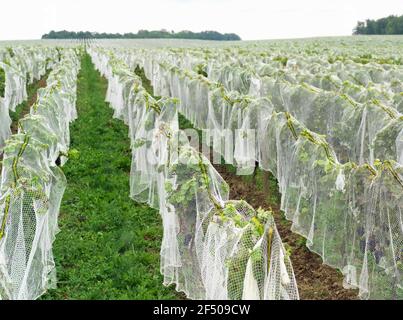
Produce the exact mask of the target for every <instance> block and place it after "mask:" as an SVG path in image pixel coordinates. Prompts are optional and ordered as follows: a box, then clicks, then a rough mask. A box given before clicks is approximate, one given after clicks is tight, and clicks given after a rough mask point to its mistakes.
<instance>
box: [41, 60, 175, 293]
mask: <svg viewBox="0 0 403 320" xmlns="http://www.w3.org/2000/svg"><path fill="white" fill-rule="evenodd" d="M106 89H107V82H106V80H105V79H104V78H101V76H100V75H99V73H98V72H97V71H96V70H95V69H94V66H93V64H92V62H91V58H90V57H89V55H85V56H84V57H83V59H82V69H81V72H80V74H79V80H78V101H77V109H78V115H79V118H78V119H77V120H76V121H75V122H74V123H73V125H72V126H71V132H70V135H71V141H72V143H71V148H74V149H77V150H78V151H79V154H80V156H79V158H78V159H75V160H73V159H71V160H69V162H68V163H67V164H66V166H65V167H64V168H63V170H64V172H65V174H66V177H67V180H68V186H67V189H66V192H65V196H64V200H63V202H62V207H61V216H60V220H59V223H60V229H61V232H60V233H59V234H58V236H57V237H56V241H55V244H54V255H55V260H56V270H57V278H58V285H57V289H54V290H50V291H49V292H48V294H47V295H45V296H44V297H43V298H44V299H175V298H177V297H178V294H177V293H176V292H175V291H174V289H173V288H165V287H164V286H163V285H162V282H163V279H162V276H161V275H160V270H159V265H160V262H159V257H160V255H159V254H160V246H161V239H162V221H161V219H160V216H159V214H158V212H157V211H155V210H153V209H150V208H149V207H148V206H146V205H141V204H137V203H135V202H134V201H132V200H131V199H130V198H129V173H130V164H131V150H130V140H129V138H128V127H127V126H126V125H125V124H124V123H123V122H122V121H119V120H116V119H113V118H112V114H113V111H112V109H111V108H109V106H108V104H107V103H106V102H105V101H104V100H105V95H106Z"/></svg>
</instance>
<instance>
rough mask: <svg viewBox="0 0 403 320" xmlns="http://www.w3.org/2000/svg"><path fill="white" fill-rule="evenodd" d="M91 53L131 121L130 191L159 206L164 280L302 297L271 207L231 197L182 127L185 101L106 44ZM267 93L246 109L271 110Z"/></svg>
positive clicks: (238, 293) (198, 292)
mask: <svg viewBox="0 0 403 320" xmlns="http://www.w3.org/2000/svg"><path fill="white" fill-rule="evenodd" d="M90 55H91V56H92V57H93V61H94V63H95V65H96V67H97V68H98V69H99V70H100V71H101V73H102V74H104V75H105V76H106V77H107V78H108V80H109V87H108V94H107V100H108V101H110V102H111V106H112V108H113V109H114V111H115V113H114V116H115V117H117V118H120V119H122V120H124V121H125V122H126V123H128V125H129V128H130V129H129V132H130V138H131V141H132V150H133V159H132V170H131V197H132V198H133V199H135V200H136V201H141V202H146V203H148V204H149V205H150V206H152V207H154V208H158V209H159V210H160V214H161V217H162V220H163V227H164V234H163V241H162V245H161V273H162V274H163V276H164V284H165V285H170V284H175V285H176V289H177V290H178V291H183V292H185V293H186V295H187V296H188V297H189V298H192V299H217V298H222V299H298V298H299V297H298V290H297V286H296V282H295V278H294V274H293V270H292V266H291V262H290V260H289V257H288V253H287V252H286V250H285V249H284V247H283V245H282V242H281V239H280V237H279V235H278V232H277V230H276V228H275V224H274V220H273V217H272V215H271V213H270V212H264V211H263V210H260V209H259V210H257V211H255V210H254V209H253V208H251V207H250V206H249V205H248V204H247V203H245V202H231V201H228V195H229V189H228V185H227V184H226V183H225V181H224V180H223V179H222V177H221V176H220V175H219V174H218V173H217V171H216V170H215V169H214V167H213V165H212V164H211V163H210V162H209V160H208V159H207V158H205V157H204V156H202V155H201V154H200V153H199V152H197V151H196V150H195V149H193V148H192V147H191V146H190V145H189V141H188V138H187V136H186V134H185V133H184V132H182V131H178V114H177V105H178V102H179V105H180V106H181V108H183V104H184V102H183V101H182V100H179V101H176V100H173V99H167V98H162V99H160V100H155V99H154V98H152V97H151V96H150V95H149V94H148V93H147V92H146V91H145V90H144V89H143V88H142V87H141V81H140V79H138V78H137V76H136V75H135V74H133V73H132V74H131V75H130V71H129V69H128V67H127V66H126V67H125V65H124V64H122V62H121V61H122V60H121V61H119V60H117V59H116V58H115V57H113V56H112V55H111V56H109V60H110V62H109V63H107V62H106V61H108V58H107V57H108V53H107V52H104V51H103V50H102V49H98V50H95V49H91V50H90ZM133 66H134V67H135V64H133ZM206 92H207V91H206ZM205 101H207V100H205ZM263 101H264V102H266V103H262V104H256V107H255V108H251V110H250V111H248V112H247V113H248V118H249V119H251V120H252V119H254V117H256V116H257V113H256V111H254V110H255V109H258V110H260V109H263V110H266V108H267V107H268V106H269V104H267V103H268V101H267V100H264V99H262V102H263ZM193 102H194V103H195V102H196V101H193ZM186 103H188V104H189V103H191V102H186ZM239 112H240V113H242V106H240V107H239ZM228 121H233V122H236V123H237V120H236V119H233V120H231V119H228ZM237 148H239V149H243V148H244V146H243V145H242V144H241V145H239V146H237ZM254 161H255V158H253V163H254ZM209 268H211V269H209ZM217 277H221V278H220V279H217ZM216 280H218V281H216Z"/></svg>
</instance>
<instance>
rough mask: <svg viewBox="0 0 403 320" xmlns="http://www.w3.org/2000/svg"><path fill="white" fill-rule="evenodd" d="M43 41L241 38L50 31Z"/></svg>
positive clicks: (235, 38) (234, 36) (162, 32)
mask: <svg viewBox="0 0 403 320" xmlns="http://www.w3.org/2000/svg"><path fill="white" fill-rule="evenodd" d="M42 39H197V40H218V41H239V40H241V37H240V36H238V35H237V34H235V33H224V34H223V33H220V32H217V31H202V32H192V31H180V32H174V31H167V30H159V31H148V30H140V31H138V32H137V33H131V32H130V33H123V34H121V33H98V32H90V31H79V32H74V31H66V30H63V31H50V32H49V33H47V34H44V35H43V36H42Z"/></svg>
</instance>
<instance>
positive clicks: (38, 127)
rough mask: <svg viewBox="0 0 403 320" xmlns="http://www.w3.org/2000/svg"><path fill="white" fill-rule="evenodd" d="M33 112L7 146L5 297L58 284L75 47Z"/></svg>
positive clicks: (0, 260) (2, 237)
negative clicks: (56, 256) (56, 253)
mask: <svg viewBox="0 0 403 320" xmlns="http://www.w3.org/2000/svg"><path fill="white" fill-rule="evenodd" d="M61 55H62V56H61V60H60V62H59V63H58V64H57V65H55V66H53V71H52V73H51V74H50V76H49V80H48V84H47V87H46V88H44V89H41V90H40V92H39V93H38V101H37V102H36V103H35V105H34V106H33V107H32V108H31V114H30V115H27V116H25V117H24V118H23V119H21V120H20V122H19V132H18V134H15V135H13V136H11V137H10V139H9V140H8V141H7V143H6V145H5V147H4V160H3V167H2V175H1V185H0V220H1V229H0V298H1V299H36V298H38V297H39V296H40V295H41V294H43V293H44V292H45V291H46V289H47V288H49V286H52V285H54V284H55V272H54V261H53V254H52V243H53V241H54V238H55V235H56V233H57V231H58V227H57V218H58V213H59V207H60V202H61V199H62V196H63V193H64V189H65V187H66V179H65V177H64V174H63V172H62V171H61V169H60V168H59V167H58V166H57V165H56V161H57V160H58V159H59V158H62V159H61V161H60V162H61V163H64V161H65V156H67V154H66V152H67V151H68V146H69V137H68V135H69V131H68V126H69V123H70V122H71V121H72V120H74V119H75V116H76V111H75V95H76V79H77V74H78V70H79V66H80V63H79V62H80V61H79V58H78V56H77V53H76V52H75V51H74V50H67V49H66V50H65V51H64V50H63V52H62V54H61Z"/></svg>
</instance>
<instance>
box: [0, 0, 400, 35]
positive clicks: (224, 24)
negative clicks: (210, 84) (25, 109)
mask: <svg viewBox="0 0 403 320" xmlns="http://www.w3.org/2000/svg"><path fill="white" fill-rule="evenodd" d="M390 14H397V15H401V14H403V0H333V1H331V0H69V1H67V0H35V1H32V0H9V1H7V0H6V1H1V4H0V40H25V39H38V38H40V37H41V35H42V34H44V33H47V32H49V31H50V30H63V29H66V30H72V31H80V30H85V31H86V30H88V31H98V32H119V33H124V32H137V31H138V30H139V29H148V30H159V29H163V28H164V29H168V30H175V31H180V30H191V31H203V30H217V31H219V32H234V33H237V34H238V35H240V36H241V37H242V39H244V40H257V39H276V38H297V37H313V36H336V35H349V34H351V31H352V29H353V28H354V26H355V24H356V22H357V21H358V20H365V19H367V18H372V19H376V18H381V17H384V16H387V15H390Z"/></svg>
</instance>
